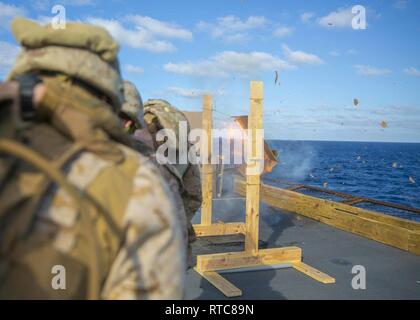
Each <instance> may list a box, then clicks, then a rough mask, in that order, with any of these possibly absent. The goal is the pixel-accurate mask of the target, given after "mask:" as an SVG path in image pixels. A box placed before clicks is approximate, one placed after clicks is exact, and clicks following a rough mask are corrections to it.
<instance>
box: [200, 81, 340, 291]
mask: <svg viewBox="0 0 420 320" xmlns="http://www.w3.org/2000/svg"><path fill="white" fill-rule="evenodd" d="M250 100H251V101H250V104H251V108H250V115H249V125H248V128H249V129H250V130H251V131H249V132H250V133H251V134H250V136H248V141H249V142H251V148H250V150H248V153H247V158H248V159H247V175H246V176H247V177H246V187H245V188H246V222H245V226H244V227H243V226H242V225H243V224H239V223H236V224H235V223H234V224H220V223H219V224H212V223H211V209H212V206H211V197H212V192H211V189H212V186H213V185H212V180H210V179H209V178H211V175H210V174H209V173H211V172H212V169H210V168H211V167H205V166H206V165H204V166H203V187H204V189H203V190H204V191H203V196H204V199H203V207H204V211H203V209H202V217H201V225H199V226H198V228H197V226H196V230H199V231H200V230H203V231H204V232H203V233H202V234H201V235H203V234H205V235H224V234H231V233H244V234H245V251H242V252H228V253H216V254H206V255H199V256H197V265H196V267H195V270H196V271H197V272H198V273H199V274H200V275H201V276H202V277H203V278H205V279H207V280H208V281H209V282H210V283H211V284H212V285H214V286H215V287H216V288H217V289H219V290H220V291H221V292H222V293H223V294H224V295H225V296H227V297H237V296H241V295H242V291H241V290H240V289H239V288H237V287H236V286H234V285H233V284H232V283H230V282H229V281H227V280H226V279H225V278H223V277H222V276H221V275H220V274H219V272H221V271H225V272H226V271H233V270H234V269H236V270H238V269H239V270H241V269H242V270H243V271H246V270H249V269H251V270H252V269H261V268H264V269H267V268H275V267H278V266H281V267H293V268H294V269H296V270H298V271H300V272H303V273H305V274H306V275H308V276H310V277H312V278H313V279H315V280H317V281H320V282H322V283H334V282H335V279H334V278H332V277H330V276H329V275H327V274H325V273H322V272H321V271H319V270H316V269H314V268H313V267H311V266H309V265H307V264H305V263H303V262H302V250H301V249H300V248H299V247H283V248H271V249H259V247H258V240H259V204H260V184H261V183H260V174H255V173H253V174H250V173H251V172H252V171H253V169H254V170H255V168H256V166H261V165H262V161H263V153H261V152H258V150H257V147H258V141H257V139H259V138H262V137H259V136H258V135H257V134H256V133H257V130H258V129H263V121H262V117H263V112H262V106H263V83H262V82H257V81H251V95H250ZM210 111H211V98H210V97H208V96H207V97H205V98H204V116H203V119H204V120H203V124H204V128H205V129H206V130H207V129H209V128H210V129H211V122H210V123H209V122H208V119H209V112H210ZM210 118H211V117H210ZM256 171H258V170H256ZM209 202H210V204H209ZM209 218H210V219H209ZM228 225H229V226H228ZM235 231H236V232H235Z"/></svg>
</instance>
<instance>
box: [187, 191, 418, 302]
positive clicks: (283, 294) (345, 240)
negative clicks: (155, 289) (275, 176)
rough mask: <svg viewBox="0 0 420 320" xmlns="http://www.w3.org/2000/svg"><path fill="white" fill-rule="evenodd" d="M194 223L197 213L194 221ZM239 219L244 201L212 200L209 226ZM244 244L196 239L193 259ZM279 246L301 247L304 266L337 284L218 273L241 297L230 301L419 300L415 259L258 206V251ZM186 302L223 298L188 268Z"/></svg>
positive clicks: (296, 276) (289, 272) (277, 272)
mask: <svg viewBox="0 0 420 320" xmlns="http://www.w3.org/2000/svg"><path fill="white" fill-rule="evenodd" d="M230 197H237V196H233V195H230ZM199 219H200V215H199V214H197V215H196V216H195V217H194V221H193V222H194V223H198V222H199ZM244 219H245V201H244V199H240V198H235V199H230V200H228V201H225V200H214V202H213V220H214V221H218V220H222V221H224V222H235V221H244ZM243 239H244V237H243V235H232V236H218V237H203V238H199V239H198V240H197V242H196V243H195V244H194V245H193V257H194V259H195V257H196V256H197V255H198V254H208V253H222V252H232V251H242V250H244V241H243ZM282 246H298V247H300V248H302V250H303V261H304V262H305V263H307V264H309V265H311V266H313V267H315V268H317V269H319V270H321V271H322V272H324V273H327V274H329V275H330V276H332V277H334V278H335V279H336V283H334V284H322V283H320V282H317V281H315V280H313V279H312V278H310V277H308V276H306V275H305V274H303V273H301V272H298V271H296V270H294V269H293V268H284V269H271V270H264V271H248V272H235V273H223V277H225V278H226V279H227V280H229V281H230V282H231V283H232V284H234V285H235V286H237V287H238V288H240V289H241V290H242V292H243V295H242V296H241V297H238V298H229V299H231V300H238V299H271V300H277V299H328V300H329V299H420V256H418V255H415V254H413V253H410V252H406V251H403V250H400V249H397V248H394V247H391V246H388V245H385V244H382V243H379V242H376V241H373V240H370V239H367V238H364V237H361V236H358V235H355V234H352V233H349V232H346V231H342V230H339V229H337V228H334V227H331V226H328V225H326V224H323V223H320V222H317V221H315V220H312V219H309V218H306V217H303V216H300V215H297V214H294V213H288V212H284V211H281V210H279V209H275V208H272V207H270V206H268V205H266V204H264V203H261V210H260V248H272V247H282ZM355 265H362V266H364V267H365V268H366V289H365V290H362V289H359V290H355V289H353V287H352V285H351V281H352V278H353V277H354V276H355V275H354V274H352V268H353V266H355ZM186 299H207V300H218V299H227V298H226V297H225V296H224V295H223V294H222V293H221V292H220V291H219V290H217V289H216V288H215V287H213V286H212V285H211V284H210V283H209V282H208V281H207V280H205V279H203V278H202V277H201V276H200V275H199V274H198V273H196V272H195V271H194V270H193V269H189V270H188V272H187V292H186Z"/></svg>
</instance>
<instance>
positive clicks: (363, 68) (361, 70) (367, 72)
mask: <svg viewBox="0 0 420 320" xmlns="http://www.w3.org/2000/svg"><path fill="white" fill-rule="evenodd" d="M354 68H355V69H356V70H357V73H358V74H360V75H362V76H367V77H376V76H383V75H386V74H388V73H391V70H389V69H384V68H375V67H372V66H368V65H355V66H354Z"/></svg>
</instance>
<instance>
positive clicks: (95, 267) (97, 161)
mask: <svg viewBox="0 0 420 320" xmlns="http://www.w3.org/2000/svg"><path fill="white" fill-rule="evenodd" d="M12 30H13V32H14V34H15V36H16V38H17V40H18V42H19V43H21V44H22V46H23V47H24V50H23V51H22V53H21V54H20V55H19V57H18V58H17V61H16V63H15V65H14V66H13V69H12V71H11V73H10V75H9V77H8V80H9V82H7V83H5V84H2V85H0V107H1V108H0V186H1V189H0V190H1V192H0V298H3V299H4V298H6V299H10V298H12V299H13V298H24V299H25V298H41V299H42V298H54V299H62V298H64V299H68V298H75V299H85V298H91V299H96V298H103V299H177V298H182V297H183V292H184V273H185V272H184V270H185V245H184V242H183V239H182V236H181V229H180V226H179V222H178V221H177V219H175V218H174V217H175V212H174V210H175V208H174V202H173V199H172V197H171V196H170V191H169V189H168V186H167V185H166V184H165V183H164V181H163V179H162V178H161V176H160V173H159V171H158V170H157V168H156V167H155V166H154V165H153V164H152V163H151V162H150V161H149V160H148V159H147V158H146V157H145V156H143V155H141V154H139V153H137V152H135V151H134V150H133V149H132V145H131V144H130V139H128V137H127V135H126V134H125V132H124V130H123V127H122V126H121V122H120V120H119V118H118V117H117V115H116V113H117V112H119V110H120V108H121V103H122V100H123V99H122V87H123V84H122V80H121V77H120V73H119V69H118V61H117V52H118V45H117V44H116V43H115V41H114V40H113V39H112V38H111V37H110V36H109V34H108V33H107V32H106V31H105V30H104V29H102V28H99V27H96V26H92V25H84V24H78V23H67V25H66V29H65V30H61V29H59V30H54V29H52V28H51V27H40V26H39V25H37V24H36V23H34V22H32V21H28V20H24V19H17V20H15V21H14V22H13V24H12ZM39 88H41V89H42V90H41V91H40V90H38V89H39ZM33 92H41V94H38V95H37V96H33V95H32V94H33ZM28 93H30V94H28ZM16 115H19V118H22V119H24V120H25V121H24V122H23V123H22V124H23V126H22V124H21V123H20V122H18V121H20V120H19V119H17V120H16ZM13 123H17V125H12V124H13ZM54 266H63V267H64V268H65V271H66V272H65V276H66V278H65V279H66V281H65V290H57V289H56V288H54V286H52V277H53V276H54V274H52V270H54V269H53V268H54Z"/></svg>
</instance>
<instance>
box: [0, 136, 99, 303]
mask: <svg viewBox="0 0 420 320" xmlns="http://www.w3.org/2000/svg"><path fill="white" fill-rule="evenodd" d="M82 149H83V145H81V144H74V145H73V146H72V147H71V148H70V149H69V150H68V151H67V152H66V153H65V154H63V156H62V157H60V159H59V160H58V161H57V162H56V165H51V161H48V160H46V159H45V158H43V157H42V156H41V155H39V154H38V153H36V152H35V151H33V150H31V149H29V148H28V147H26V146H24V145H22V144H21V143H18V142H16V141H14V140H10V139H0V152H3V153H6V154H10V155H12V156H14V157H16V158H19V159H21V160H23V161H25V162H27V163H30V164H31V165H33V166H34V167H35V168H37V169H38V170H40V171H41V172H43V173H44V174H45V175H46V177H47V178H49V179H50V180H52V181H53V182H55V183H57V185H59V186H60V187H61V188H63V190H65V191H66V192H67V193H68V194H69V195H70V196H71V197H72V198H73V199H74V201H75V202H76V204H77V206H78V207H79V208H80V212H81V214H80V219H81V224H82V225H83V227H84V228H86V231H87V237H88V243H89V246H90V251H91V252H92V254H90V255H89V259H90V261H89V268H90V276H89V285H88V298H89V299H98V298H99V291H100V283H99V282H100V280H99V278H98V275H99V258H98V254H97V252H98V250H99V249H98V248H99V246H98V242H97V239H96V237H95V229H94V225H93V221H92V217H91V216H90V213H89V205H92V204H91V202H90V201H87V198H86V197H85V196H84V195H83V194H82V193H81V192H80V190H79V189H77V188H76V187H75V186H73V185H72V184H70V183H69V182H68V181H67V179H66V177H65V176H64V175H63V174H62V173H61V171H60V169H59V166H58V164H61V165H63V164H64V163H66V162H67V160H69V159H70V158H71V157H72V156H74V155H76V154H77V153H79V152H80V151H81V150H82ZM46 187H47V184H46V183H45V182H44V183H43V188H45V189H46ZM45 189H44V190H45ZM42 194H43V193H39V195H38V197H41V196H42ZM36 203H37V201H35V200H34V201H33V202H32V203H31V205H30V206H29V207H32V206H34V205H36ZM32 209H33V208H32ZM29 225H30V224H29Z"/></svg>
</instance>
